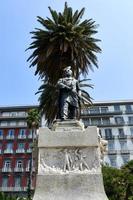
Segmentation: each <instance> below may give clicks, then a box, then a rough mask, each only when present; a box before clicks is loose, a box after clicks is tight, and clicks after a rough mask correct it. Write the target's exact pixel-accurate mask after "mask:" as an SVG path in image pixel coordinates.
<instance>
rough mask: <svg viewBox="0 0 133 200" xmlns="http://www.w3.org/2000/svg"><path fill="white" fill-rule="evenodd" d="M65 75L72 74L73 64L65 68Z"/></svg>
mask: <svg viewBox="0 0 133 200" xmlns="http://www.w3.org/2000/svg"><path fill="white" fill-rule="evenodd" d="M64 76H66V77H70V76H72V70H71V66H68V67H66V68H65V69H64Z"/></svg>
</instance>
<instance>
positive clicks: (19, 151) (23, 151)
mask: <svg viewBox="0 0 133 200" xmlns="http://www.w3.org/2000/svg"><path fill="white" fill-rule="evenodd" d="M16 153H25V149H17V150H16Z"/></svg>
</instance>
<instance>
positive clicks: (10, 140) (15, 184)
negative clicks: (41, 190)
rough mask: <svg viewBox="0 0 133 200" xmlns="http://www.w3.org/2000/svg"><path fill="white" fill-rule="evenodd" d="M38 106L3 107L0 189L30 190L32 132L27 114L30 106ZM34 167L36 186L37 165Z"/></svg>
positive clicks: (0, 127)
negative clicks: (27, 121) (35, 169)
mask: <svg viewBox="0 0 133 200" xmlns="http://www.w3.org/2000/svg"><path fill="white" fill-rule="evenodd" d="M36 107H37V106H11V107H5V106H2V107H0V191H3V192H12V193H18V192H19V193H20V192H21V193H23V194H24V193H26V192H27V185H28V181H29V178H31V177H30V176H31V173H30V171H31V168H30V167H31V166H30V165H31V159H32V148H31V147H32V141H33V134H32V132H31V130H29V129H28V128H27V123H26V117H27V112H28V110H29V109H32V108H36ZM32 171H33V173H32V181H31V182H32V188H34V185H35V180H34V179H35V177H34V168H33V169H32Z"/></svg>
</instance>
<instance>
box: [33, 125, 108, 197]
mask: <svg viewBox="0 0 133 200" xmlns="http://www.w3.org/2000/svg"><path fill="white" fill-rule="evenodd" d="M60 123H61V122H60ZM63 123H64V122H63ZM75 123H77V122H75ZM66 127H68V129H65V130H64V131H63V129H62V128H63V127H62V126H61V127H60V126H58V128H55V129H54V131H51V130H49V129H48V128H41V129H40V130H39V141H38V148H39V156H38V174H37V182H36V189H35V195H34V198H33V200H68V199H69V200H108V198H107V196H106V194H105V192H104V187H103V180H102V173H101V166H100V156H101V155H100V147H99V141H98V131H97V128H96V127H88V128H87V129H85V130H81V129H80V128H79V129H78V130H74V129H73V128H71V125H70V127H69V123H68V122H67V126H66ZM66 127H65V128H66ZM61 129H62V130H61Z"/></svg>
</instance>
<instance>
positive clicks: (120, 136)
mask: <svg viewBox="0 0 133 200" xmlns="http://www.w3.org/2000/svg"><path fill="white" fill-rule="evenodd" d="M118 138H119V139H126V138H127V135H118Z"/></svg>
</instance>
